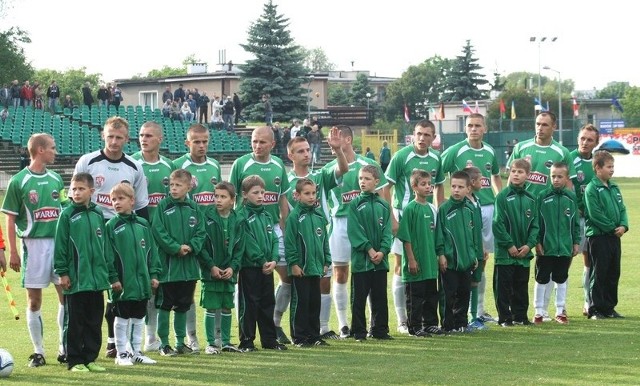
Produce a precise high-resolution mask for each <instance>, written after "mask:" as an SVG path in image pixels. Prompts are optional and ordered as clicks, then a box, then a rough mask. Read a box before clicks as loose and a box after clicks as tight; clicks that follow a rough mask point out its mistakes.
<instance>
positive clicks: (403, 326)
mask: <svg viewBox="0 0 640 386" xmlns="http://www.w3.org/2000/svg"><path fill="white" fill-rule="evenodd" d="M397 330H398V332H399V333H401V334H408V333H409V327H407V322H404V323H400V324H399V325H398V328H397Z"/></svg>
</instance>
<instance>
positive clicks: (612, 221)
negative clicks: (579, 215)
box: [584, 178, 629, 237]
mask: <svg viewBox="0 0 640 386" xmlns="http://www.w3.org/2000/svg"><path fill="white" fill-rule="evenodd" d="M584 204H585V209H586V212H585V218H586V221H585V230H584V231H585V235H586V236H587V237H592V236H600V235H612V234H614V232H615V229H616V228H617V227H619V226H622V227H624V228H625V229H626V230H627V231H628V230H629V218H628V217H627V207H626V206H625V205H624V202H623V201H622V194H621V193H620V188H619V187H618V185H617V184H616V183H615V182H613V181H611V180H609V182H608V184H607V185H605V184H603V183H602V181H600V179H598V178H594V179H593V180H591V182H589V185H587V188H586V189H585V190H584Z"/></svg>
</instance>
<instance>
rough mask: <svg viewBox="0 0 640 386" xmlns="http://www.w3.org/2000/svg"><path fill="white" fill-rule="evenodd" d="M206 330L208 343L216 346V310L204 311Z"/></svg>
mask: <svg viewBox="0 0 640 386" xmlns="http://www.w3.org/2000/svg"><path fill="white" fill-rule="evenodd" d="M204 331H205V333H206V334H207V343H209V346H214V345H215V343H216V312H215V311H213V310H206V311H205V313H204Z"/></svg>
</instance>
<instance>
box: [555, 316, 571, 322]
mask: <svg viewBox="0 0 640 386" xmlns="http://www.w3.org/2000/svg"><path fill="white" fill-rule="evenodd" d="M556 322H558V323H560V324H569V319H568V318H567V315H566V314H560V315H556Z"/></svg>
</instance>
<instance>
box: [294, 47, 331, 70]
mask: <svg viewBox="0 0 640 386" xmlns="http://www.w3.org/2000/svg"><path fill="white" fill-rule="evenodd" d="M300 54H301V55H302V57H303V58H304V63H303V64H304V66H305V68H306V69H307V71H308V72H311V73H314V72H329V71H333V70H335V68H336V65H335V64H334V63H331V62H330V61H329V58H328V57H327V54H326V53H325V52H324V50H323V49H322V48H321V47H316V48H313V49H311V50H307V49H306V48H304V47H300Z"/></svg>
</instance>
